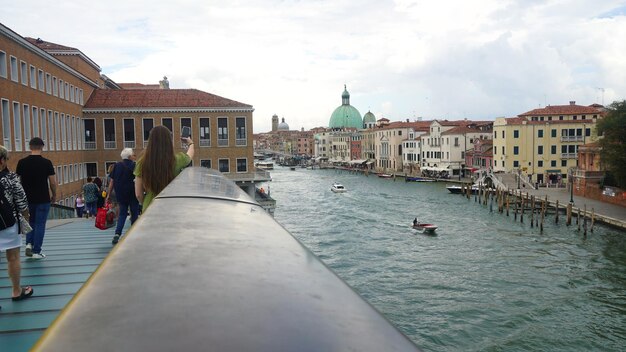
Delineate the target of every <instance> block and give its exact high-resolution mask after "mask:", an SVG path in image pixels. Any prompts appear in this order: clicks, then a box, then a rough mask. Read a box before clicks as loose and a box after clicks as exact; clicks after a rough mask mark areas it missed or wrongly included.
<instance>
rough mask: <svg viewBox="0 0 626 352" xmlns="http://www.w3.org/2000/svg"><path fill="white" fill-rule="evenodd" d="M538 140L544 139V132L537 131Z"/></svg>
mask: <svg viewBox="0 0 626 352" xmlns="http://www.w3.org/2000/svg"><path fill="white" fill-rule="evenodd" d="M537 138H543V130H537Z"/></svg>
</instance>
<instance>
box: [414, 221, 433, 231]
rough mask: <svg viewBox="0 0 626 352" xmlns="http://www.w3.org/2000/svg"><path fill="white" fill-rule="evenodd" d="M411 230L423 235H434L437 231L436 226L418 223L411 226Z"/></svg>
mask: <svg viewBox="0 0 626 352" xmlns="http://www.w3.org/2000/svg"><path fill="white" fill-rule="evenodd" d="M413 228H414V229H416V230H419V231H422V232H424V233H434V232H435V230H437V225H435V224H424V223H421V222H418V223H417V224H414V225H413Z"/></svg>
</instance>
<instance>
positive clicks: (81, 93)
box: [78, 89, 84, 105]
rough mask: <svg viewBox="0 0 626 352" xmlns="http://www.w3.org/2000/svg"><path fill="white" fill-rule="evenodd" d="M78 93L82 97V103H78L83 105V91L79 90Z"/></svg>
mask: <svg viewBox="0 0 626 352" xmlns="http://www.w3.org/2000/svg"><path fill="white" fill-rule="evenodd" d="M78 93H79V95H80V96H79V98H80V101H79V102H78V103H79V104H80V105H83V103H84V100H83V90H82V89H79V90H78Z"/></svg>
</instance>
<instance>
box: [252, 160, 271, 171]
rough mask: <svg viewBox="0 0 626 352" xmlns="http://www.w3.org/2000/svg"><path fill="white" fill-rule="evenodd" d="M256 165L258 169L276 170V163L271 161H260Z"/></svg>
mask: <svg viewBox="0 0 626 352" xmlns="http://www.w3.org/2000/svg"><path fill="white" fill-rule="evenodd" d="M255 166H256V167H257V169H263V170H274V163H273V162H271V161H258V162H257V163H256V164H255Z"/></svg>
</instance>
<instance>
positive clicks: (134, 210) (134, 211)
mask: <svg viewBox="0 0 626 352" xmlns="http://www.w3.org/2000/svg"><path fill="white" fill-rule="evenodd" d="M117 204H119V207H120V209H119V210H120V215H119V217H118V218H117V227H116V228H115V234H116V235H121V234H122V230H123V229H124V224H125V223H126V216H127V215H128V209H129V208H130V224H131V225H132V224H134V223H135V221H136V220H137V218H138V217H139V202H138V201H137V200H136V199H135V200H134V201H131V202H130V203H128V204H127V203H117Z"/></svg>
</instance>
